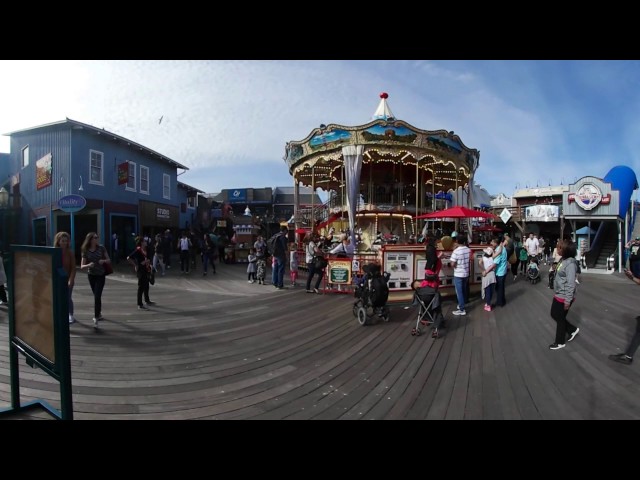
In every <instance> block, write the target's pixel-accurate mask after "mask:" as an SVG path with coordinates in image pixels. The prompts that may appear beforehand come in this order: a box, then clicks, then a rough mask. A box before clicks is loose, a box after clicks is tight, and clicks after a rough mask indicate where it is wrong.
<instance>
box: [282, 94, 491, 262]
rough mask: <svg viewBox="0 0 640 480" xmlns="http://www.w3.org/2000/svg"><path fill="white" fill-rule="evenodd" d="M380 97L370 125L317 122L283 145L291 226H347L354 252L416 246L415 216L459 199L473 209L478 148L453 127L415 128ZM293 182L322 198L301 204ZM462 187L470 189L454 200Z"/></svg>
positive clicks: (320, 230) (321, 228) (340, 228)
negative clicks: (385, 246)
mask: <svg viewBox="0 0 640 480" xmlns="http://www.w3.org/2000/svg"><path fill="white" fill-rule="evenodd" d="M387 99H388V95H387V94H386V93H382V94H380V103H379V105H378V108H377V110H376V111H375V113H374V115H373V119H372V121H370V122H369V123H366V124H364V125H359V126H344V125H337V124H329V125H320V126H319V127H318V128H315V129H313V130H312V131H311V133H309V135H308V136H307V137H306V138H305V139H303V140H300V141H291V142H289V143H287V144H286V151H285V157H284V160H285V162H286V164H287V167H288V168H289V173H290V174H291V175H292V176H293V180H294V186H295V189H294V197H295V198H294V221H295V229H296V231H299V232H301V231H307V232H310V231H316V232H318V233H320V234H326V232H327V231H328V230H329V229H330V228H331V227H334V229H335V231H338V232H339V231H350V232H352V233H354V234H355V236H356V237H357V238H358V240H359V242H358V243H359V245H358V250H359V251H370V250H372V249H373V248H374V246H375V245H376V244H381V243H384V244H389V243H391V244H411V243H415V241H416V240H417V238H418V237H419V235H420V232H421V231H422V225H419V224H418V222H419V220H418V219H416V217H418V216H421V215H423V214H426V213H430V212H434V211H437V210H442V209H444V208H447V207H449V206H453V205H460V204H461V203H463V202H464V203H466V206H468V207H471V206H472V203H471V202H472V199H471V193H470V192H472V191H473V189H472V188H469V185H473V177H474V172H475V171H476V169H477V168H478V163H479V157H480V152H479V151H478V150H475V149H471V148H468V147H467V146H465V145H464V144H463V143H462V140H461V139H460V137H459V136H458V135H456V134H455V133H454V132H453V131H446V130H421V129H419V128H416V127H414V126H413V125H410V124H408V123H407V122H404V121H402V120H398V119H396V118H395V116H394V115H393V114H392V112H391V109H390V108H389V105H388V102H387ZM300 185H303V186H306V187H311V189H312V191H313V192H316V191H317V189H318V188H321V189H322V190H323V191H324V192H325V194H326V198H327V200H326V201H325V203H323V204H321V205H314V204H311V205H301V204H300V203H299V199H300V195H299V187H300ZM463 190H464V191H467V192H469V193H468V194H467V195H464V199H463V200H461V197H460V196H459V195H458V192H461V191H463ZM311 198H312V201H313V198H314V196H313V195H312V196H311Z"/></svg>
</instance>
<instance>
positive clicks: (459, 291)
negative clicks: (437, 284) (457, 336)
mask: <svg viewBox="0 0 640 480" xmlns="http://www.w3.org/2000/svg"><path fill="white" fill-rule="evenodd" d="M468 283H469V277H464V278H463V277H453V286H454V287H455V289H456V297H458V307H459V308H460V310H463V311H464V305H465V303H466V294H467V285H468Z"/></svg>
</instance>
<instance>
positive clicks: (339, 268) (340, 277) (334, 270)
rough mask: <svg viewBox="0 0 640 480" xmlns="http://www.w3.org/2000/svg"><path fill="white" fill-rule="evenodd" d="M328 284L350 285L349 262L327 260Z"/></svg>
mask: <svg viewBox="0 0 640 480" xmlns="http://www.w3.org/2000/svg"><path fill="white" fill-rule="evenodd" d="M328 276H329V283H333V284H337V285H349V284H350V283H351V260H350V259H338V258H336V259H332V260H329V275H328Z"/></svg>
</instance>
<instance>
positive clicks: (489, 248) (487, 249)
mask: <svg viewBox="0 0 640 480" xmlns="http://www.w3.org/2000/svg"><path fill="white" fill-rule="evenodd" d="M482 251H483V252H484V253H486V254H487V255H493V248H491V247H487V248H484V249H482Z"/></svg>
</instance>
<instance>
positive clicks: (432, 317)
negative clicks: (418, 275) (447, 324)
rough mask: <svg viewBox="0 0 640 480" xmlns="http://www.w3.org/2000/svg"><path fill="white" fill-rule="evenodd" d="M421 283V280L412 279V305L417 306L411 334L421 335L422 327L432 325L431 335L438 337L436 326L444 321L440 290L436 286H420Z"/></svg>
mask: <svg viewBox="0 0 640 480" xmlns="http://www.w3.org/2000/svg"><path fill="white" fill-rule="evenodd" d="M421 284H422V281H421V280H414V282H413V283H412V284H411V288H413V290H414V293H413V305H417V306H418V318H417V319H416V325H415V327H413V328H412V329H411V335H414V336H417V337H419V336H420V335H422V327H426V326H429V325H433V330H432V332H431V337H432V338H438V337H439V336H440V335H439V333H438V328H441V327H442V326H443V323H444V317H443V316H442V304H441V296H440V292H439V291H438V289H437V288H433V287H429V286H425V287H421V286H420V285H421Z"/></svg>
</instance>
